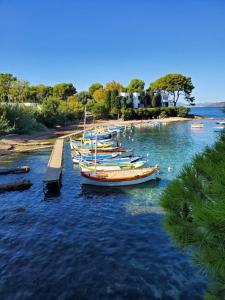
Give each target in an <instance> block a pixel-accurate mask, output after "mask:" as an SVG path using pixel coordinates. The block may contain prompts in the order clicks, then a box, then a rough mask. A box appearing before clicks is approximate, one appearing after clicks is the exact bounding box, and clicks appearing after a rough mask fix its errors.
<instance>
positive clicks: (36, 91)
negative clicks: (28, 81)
mask: <svg viewBox="0 0 225 300" xmlns="http://www.w3.org/2000/svg"><path fill="white" fill-rule="evenodd" d="M29 93H30V95H29V96H30V100H31V102H37V103H42V102H43V100H44V99H46V98H48V97H49V96H52V95H53V88H52V87H51V86H46V85H44V84H39V85H32V86H30V89H29Z"/></svg>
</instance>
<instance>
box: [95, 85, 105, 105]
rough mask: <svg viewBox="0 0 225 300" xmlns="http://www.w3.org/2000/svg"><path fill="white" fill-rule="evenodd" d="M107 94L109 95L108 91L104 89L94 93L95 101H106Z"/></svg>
mask: <svg viewBox="0 0 225 300" xmlns="http://www.w3.org/2000/svg"><path fill="white" fill-rule="evenodd" d="M106 94H107V91H106V90H105V89H103V88H100V89H98V90H96V91H95V92H94V94H93V99H94V100H95V101H96V102H101V101H105V100H106Z"/></svg>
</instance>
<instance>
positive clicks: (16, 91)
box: [8, 80, 30, 102]
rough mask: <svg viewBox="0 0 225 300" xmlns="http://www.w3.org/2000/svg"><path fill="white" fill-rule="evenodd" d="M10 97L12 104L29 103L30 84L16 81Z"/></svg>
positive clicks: (9, 94) (10, 91)
mask: <svg viewBox="0 0 225 300" xmlns="http://www.w3.org/2000/svg"><path fill="white" fill-rule="evenodd" d="M8 97H9V99H10V101H11V102H29V101H30V99H29V82H28V81H25V80H15V81H13V82H12V84H11V86H10V89H9V92H8Z"/></svg>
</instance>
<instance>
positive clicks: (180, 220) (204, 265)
mask: <svg viewBox="0 0 225 300" xmlns="http://www.w3.org/2000/svg"><path fill="white" fill-rule="evenodd" d="M161 205H162V207H163V208H164V210H165V212H166V216H165V221H164V225H165V228H166V229H167V230H168V231H169V232H170V234H171V236H172V238H173V239H174V240H175V242H176V243H178V245H179V246H180V247H181V248H182V249H185V248H191V249H192V256H193V261H194V262H195V263H196V264H197V265H198V266H199V267H200V268H201V269H202V270H203V271H205V272H206V273H208V274H210V275H211V276H212V277H213V278H214V279H215V283H214V286H213V287H212V288H211V290H210V291H209V292H208V293H207V294H206V295H205V299H207V300H214V299H217V300H218V299H225V134H223V135H221V137H220V139H219V140H218V141H217V142H216V143H215V144H214V146H213V147H211V148H209V147H207V148H206V149H205V151H204V152H203V153H202V154H198V155H196V156H195V157H194V158H193V160H192V162H191V163H190V164H188V165H185V166H184V168H183V170H182V171H181V173H180V175H179V176H178V177H177V178H176V179H175V180H174V181H173V182H172V183H171V184H170V185H169V186H168V187H167V188H166V189H165V191H164V193H163V195H162V198H161Z"/></svg>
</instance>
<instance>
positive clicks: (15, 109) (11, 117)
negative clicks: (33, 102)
mask: <svg viewBox="0 0 225 300" xmlns="http://www.w3.org/2000/svg"><path fill="white" fill-rule="evenodd" d="M0 115H1V117H0V131H1V132H2V133H9V132H15V133H30V132H31V131H33V130H43V129H44V126H43V125H42V124H40V123H39V122H38V121H37V120H36V116H35V110H34V109H32V108H30V107H25V106H19V105H13V106H9V105H7V104H1V105H0Z"/></svg>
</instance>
